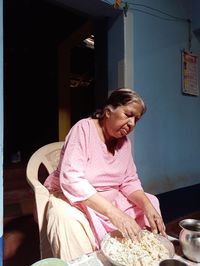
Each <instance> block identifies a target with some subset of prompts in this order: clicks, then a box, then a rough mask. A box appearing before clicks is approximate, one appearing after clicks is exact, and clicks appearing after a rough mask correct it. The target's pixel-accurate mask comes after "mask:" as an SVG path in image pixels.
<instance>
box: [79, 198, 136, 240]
mask: <svg viewBox="0 0 200 266" xmlns="http://www.w3.org/2000/svg"><path fill="white" fill-rule="evenodd" d="M83 203H84V204H86V205H87V206H88V207H90V208H92V209H93V210H95V211H97V212H99V213H101V214H103V215H105V216H106V217H108V219H109V220H110V222H111V223H112V224H113V225H114V226H115V227H116V228H117V229H118V230H119V231H120V232H121V233H122V234H123V235H124V236H126V237H130V238H131V239H133V240H134V239H136V238H139V237H140V234H139V233H140V231H141V228H140V226H139V225H138V224H137V223H136V221H135V220H134V219H133V218H132V217H130V216H129V215H128V214H126V213H124V212H123V211H121V210H120V209H118V208H116V207H115V206H113V205H112V204H111V203H110V202H109V201H107V200H106V199H105V198H104V197H102V196H100V195H99V194H98V193H96V194H94V195H93V196H91V197H90V198H88V199H87V200H84V201H83Z"/></svg>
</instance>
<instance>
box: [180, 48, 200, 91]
mask: <svg viewBox="0 0 200 266" xmlns="http://www.w3.org/2000/svg"><path fill="white" fill-rule="evenodd" d="M181 56H182V92H183V93H184V94H190V95H194V96H198V95H199V88H198V56H197V55H195V54H193V53H191V52H188V51H186V50H183V51H182V55H181Z"/></svg>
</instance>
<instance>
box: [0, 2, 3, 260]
mask: <svg viewBox="0 0 200 266" xmlns="http://www.w3.org/2000/svg"><path fill="white" fill-rule="evenodd" d="M0 125H1V127H0V128H3V0H0ZM2 236H3V130H0V265H2V260H3V259H2V258H3V256H2V253H3V252H2V243H3V237H2Z"/></svg>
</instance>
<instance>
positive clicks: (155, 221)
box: [144, 204, 167, 237]
mask: <svg viewBox="0 0 200 266" xmlns="http://www.w3.org/2000/svg"><path fill="white" fill-rule="evenodd" d="M144 214H145V216H146V218H147V219H148V221H149V225H150V227H151V231H152V232H153V233H156V234H157V233H161V234H162V235H163V236H165V237H166V236H167V234H166V232H165V230H166V228H165V224H164V222H163V219H162V217H161V215H160V214H159V213H158V212H157V211H156V209H155V208H154V207H153V206H152V205H151V204H150V205H148V206H146V208H145V210H144Z"/></svg>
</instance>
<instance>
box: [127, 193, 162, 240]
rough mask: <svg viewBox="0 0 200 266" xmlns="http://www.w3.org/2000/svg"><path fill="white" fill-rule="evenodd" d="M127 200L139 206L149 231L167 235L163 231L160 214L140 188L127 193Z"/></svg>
mask: <svg viewBox="0 0 200 266" xmlns="http://www.w3.org/2000/svg"><path fill="white" fill-rule="evenodd" d="M129 200H130V201H132V202H133V203H135V204H136V205H137V206H138V207H140V208H141V209H142V210H143V212H144V215H145V216H146V218H147V220H148V222H149V226H150V228H151V231H152V232H153V233H156V234H157V233H161V234H162V235H163V236H165V237H166V236H167V235H166V232H165V225H164V222H163V219H162V216H161V215H160V214H159V213H158V212H157V210H156V209H155V208H154V206H153V205H152V203H151V201H150V200H149V199H148V198H147V196H146V194H145V193H144V191H142V190H137V191H135V192H133V193H131V194H130V195H129Z"/></svg>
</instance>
